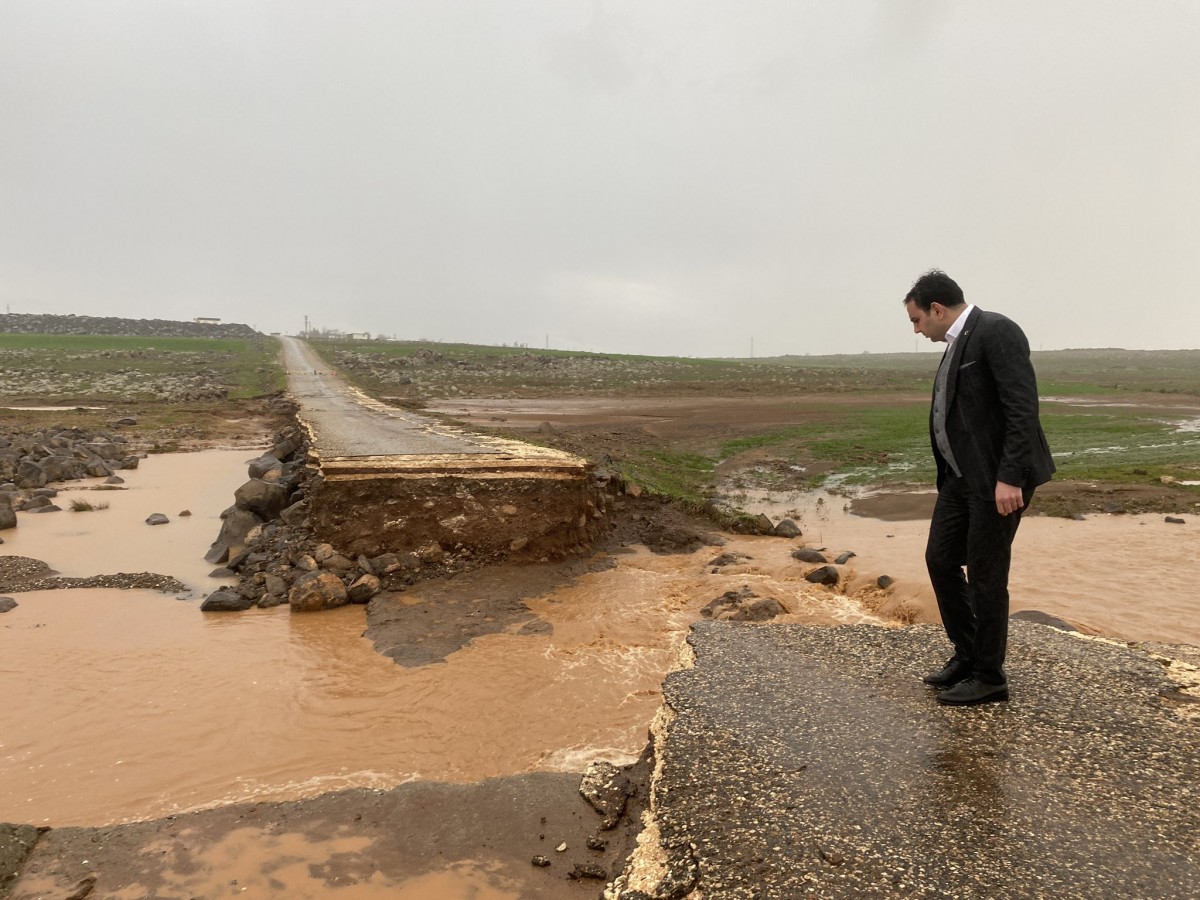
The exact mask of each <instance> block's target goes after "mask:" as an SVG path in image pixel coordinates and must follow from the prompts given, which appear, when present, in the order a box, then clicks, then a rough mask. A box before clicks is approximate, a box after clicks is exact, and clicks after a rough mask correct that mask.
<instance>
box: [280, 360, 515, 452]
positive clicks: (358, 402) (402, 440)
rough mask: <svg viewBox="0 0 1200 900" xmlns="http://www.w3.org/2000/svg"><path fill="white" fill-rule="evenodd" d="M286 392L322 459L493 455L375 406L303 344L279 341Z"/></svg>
mask: <svg viewBox="0 0 1200 900" xmlns="http://www.w3.org/2000/svg"><path fill="white" fill-rule="evenodd" d="M279 340H280V343H281V344H282V345H283V357H284V367H285V368H286V369H287V373H288V390H289V392H290V393H291V394H292V396H293V397H295V398H296V400H297V401H298V402H299V403H300V405H301V407H302V408H303V410H304V412H303V417H304V420H305V422H306V423H307V424H308V426H309V427H310V428H311V429H312V431H313V437H314V444H315V446H316V448H317V450H318V452H319V453H320V455H321V456H322V457H323V458H328V457H338V456H352V457H359V456H409V455H432V454H472V453H479V454H493V453H496V452H497V446H496V442H494V441H490V440H488V439H487V438H483V437H478V436H473V435H471V434H469V433H467V432H465V431H459V430H457V429H453V428H449V427H446V426H441V425H439V424H438V423H436V422H435V421H434V420H432V419H428V418H425V417H424V416H418V415H415V414H413V413H409V412H405V411H404V410H400V409H395V408H393V407H388V406H385V405H384V404H381V403H376V402H374V401H372V400H370V399H369V398H367V397H365V396H364V395H362V394H360V393H358V392H357V391H354V390H353V389H352V388H350V387H349V386H348V385H347V384H346V382H345V381H343V380H342V379H341V378H340V377H339V376H338V375H336V374H335V373H333V372H331V371H329V367H328V366H327V365H326V363H325V362H324V361H322V360H321V359H319V358H318V357H317V355H316V354H315V353H313V351H312V350H311V349H309V347H308V346H307V345H305V344H304V342H303V341H301V340H298V339H297V338H291V337H280V339H279Z"/></svg>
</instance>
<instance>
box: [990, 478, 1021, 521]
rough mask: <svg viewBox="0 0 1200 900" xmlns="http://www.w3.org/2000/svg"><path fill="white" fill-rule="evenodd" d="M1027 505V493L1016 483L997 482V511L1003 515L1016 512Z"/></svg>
mask: <svg viewBox="0 0 1200 900" xmlns="http://www.w3.org/2000/svg"><path fill="white" fill-rule="evenodd" d="M1024 505H1025V495H1024V494H1023V493H1022V492H1021V489H1020V488H1019V487H1017V486H1016V485H1015V484H1005V483H1004V482H1003V481H997V482H996V512H998V513H1000V515H1002V516H1007V515H1008V514H1009V513H1015V512H1016V511H1017V510H1019V509H1020V508H1021V507H1022V506H1024Z"/></svg>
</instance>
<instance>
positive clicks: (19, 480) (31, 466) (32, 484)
mask: <svg viewBox="0 0 1200 900" xmlns="http://www.w3.org/2000/svg"><path fill="white" fill-rule="evenodd" d="M45 483H46V473H45V472H44V471H42V467H41V466H39V465H38V464H37V463H35V462H31V461H30V460H28V459H23V460H21V462H20V463H19V464H18V465H17V471H16V472H15V473H14V474H13V484H15V485H16V486H17V487H19V488H20V489H21V490H23V491H28V490H31V489H33V488H40V487H42V486H43V485H44V484H45Z"/></svg>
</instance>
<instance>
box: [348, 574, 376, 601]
mask: <svg viewBox="0 0 1200 900" xmlns="http://www.w3.org/2000/svg"><path fill="white" fill-rule="evenodd" d="M381 588H382V585H381V584H380V583H379V579H378V578H376V577H375V576H374V575H363V576H361V577H360V578H358V579H357V580H356V581H355V582H354V583H353V584H352V585H350V588H349V590H347V591H346V598H347V599H348V600H349V601H350V602H351V603H367V602H368V601H370V599H371V598H372V597H374V596H375V595H376V594H378V593H379V591H380V590H381Z"/></svg>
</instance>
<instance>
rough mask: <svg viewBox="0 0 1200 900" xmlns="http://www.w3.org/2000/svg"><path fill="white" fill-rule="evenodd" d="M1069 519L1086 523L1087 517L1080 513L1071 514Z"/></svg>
mask: <svg viewBox="0 0 1200 900" xmlns="http://www.w3.org/2000/svg"><path fill="white" fill-rule="evenodd" d="M1071 518H1072V520H1074V521H1076V522H1086V521H1087V516H1085V515H1084V514H1083V513H1081V512H1077V513H1071Z"/></svg>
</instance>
